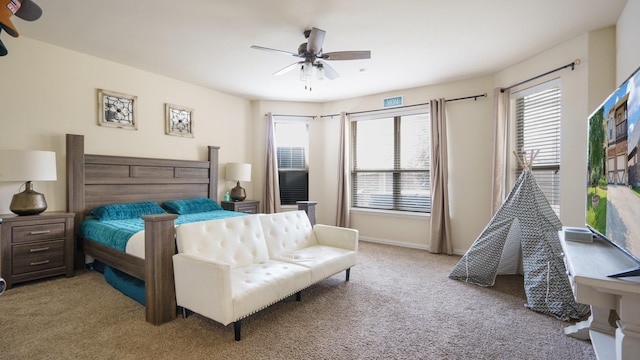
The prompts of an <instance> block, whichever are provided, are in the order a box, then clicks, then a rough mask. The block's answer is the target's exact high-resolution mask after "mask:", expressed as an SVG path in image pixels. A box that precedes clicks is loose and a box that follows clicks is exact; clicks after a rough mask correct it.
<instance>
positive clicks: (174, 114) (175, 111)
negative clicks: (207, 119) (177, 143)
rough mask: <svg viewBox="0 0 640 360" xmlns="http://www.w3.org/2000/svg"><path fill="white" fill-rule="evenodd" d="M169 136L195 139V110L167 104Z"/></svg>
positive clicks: (166, 113) (166, 114)
mask: <svg viewBox="0 0 640 360" xmlns="http://www.w3.org/2000/svg"><path fill="white" fill-rule="evenodd" d="M164 108H165V116H166V123H167V131H166V132H167V135H175V136H183V137H193V109H192V108H188V107H184V106H179V105H172V104H165V106H164Z"/></svg>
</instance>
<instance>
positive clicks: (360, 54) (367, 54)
mask: <svg viewBox="0 0 640 360" xmlns="http://www.w3.org/2000/svg"><path fill="white" fill-rule="evenodd" d="M322 58H323V59H325V60H360V59H371V51H369V50H367V51H336V52H329V53H325V54H322Z"/></svg>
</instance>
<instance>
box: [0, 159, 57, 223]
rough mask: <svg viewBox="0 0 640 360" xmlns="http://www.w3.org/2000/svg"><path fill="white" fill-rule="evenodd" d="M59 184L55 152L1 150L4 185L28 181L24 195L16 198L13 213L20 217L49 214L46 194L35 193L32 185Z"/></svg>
mask: <svg viewBox="0 0 640 360" xmlns="http://www.w3.org/2000/svg"><path fill="white" fill-rule="evenodd" d="M55 180H57V177H56V153H55V152H53V151H38V150H0V181H25V183H24V187H25V189H24V191H23V192H20V193H18V194H15V195H13V198H12V199H11V205H10V206H9V210H11V212H13V213H15V214H18V215H36V214H39V213H41V212H43V211H45V210H46V209H47V201H46V200H45V198H44V195H43V194H41V193H39V192H36V191H34V190H33V184H32V183H31V182H32V181H55ZM21 188H22V186H21Z"/></svg>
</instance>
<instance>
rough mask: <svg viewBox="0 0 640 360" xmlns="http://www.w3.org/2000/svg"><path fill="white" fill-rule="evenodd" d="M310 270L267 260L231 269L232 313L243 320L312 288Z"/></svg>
mask: <svg viewBox="0 0 640 360" xmlns="http://www.w3.org/2000/svg"><path fill="white" fill-rule="evenodd" d="M310 281H311V271H310V270H309V269H308V268H306V267H303V266H299V265H296V264H289V263H283V262H279V261H265V262H261V263H257V264H252V265H249V266H243V267H236V268H235V269H232V270H231V297H232V298H233V314H234V317H235V318H236V319H241V318H243V317H245V316H247V315H250V314H252V313H254V312H256V311H259V310H261V309H264V308H266V307H267V306H269V305H271V304H273V303H275V302H277V301H279V300H282V299H284V298H286V297H288V296H289V295H292V294H295V293H296V292H298V291H300V290H302V289H304V288H306V287H307V286H309V284H310Z"/></svg>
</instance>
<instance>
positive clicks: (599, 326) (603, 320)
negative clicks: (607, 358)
mask: <svg viewBox="0 0 640 360" xmlns="http://www.w3.org/2000/svg"><path fill="white" fill-rule="evenodd" d="M609 312H610V310H609V309H605V308H601V307H598V306H591V315H589V318H588V319H587V320H585V321H580V322H579V323H576V324H575V325H571V326H567V327H566V328H564V334H565V335H567V336H571V337H573V338H576V339H579V340H589V330H596V331H599V332H601V333H605V334H609V335H613V334H615V331H616V329H615V328H614V327H612V326H611V324H609Z"/></svg>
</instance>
